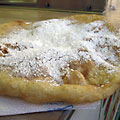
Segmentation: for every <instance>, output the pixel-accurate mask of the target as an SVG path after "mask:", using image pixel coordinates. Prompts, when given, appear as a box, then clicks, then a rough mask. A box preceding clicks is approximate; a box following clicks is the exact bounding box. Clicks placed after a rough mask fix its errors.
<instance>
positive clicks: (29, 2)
mask: <svg viewBox="0 0 120 120" xmlns="http://www.w3.org/2000/svg"><path fill="white" fill-rule="evenodd" d="M107 1H108V0H0V5H2V6H4V5H9V6H27V7H38V8H51V9H69V10H80V11H95V12H101V11H104V8H105V5H106V2H107Z"/></svg>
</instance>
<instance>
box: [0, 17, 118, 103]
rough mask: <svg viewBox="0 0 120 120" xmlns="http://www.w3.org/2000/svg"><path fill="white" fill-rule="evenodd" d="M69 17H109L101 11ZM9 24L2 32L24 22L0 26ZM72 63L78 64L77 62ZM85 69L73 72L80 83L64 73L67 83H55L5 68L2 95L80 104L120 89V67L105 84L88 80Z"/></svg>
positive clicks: (83, 19) (84, 19)
mask: <svg viewBox="0 0 120 120" xmlns="http://www.w3.org/2000/svg"><path fill="white" fill-rule="evenodd" d="M88 18H89V19H88ZM67 19H75V20H77V21H78V22H79V23H82V22H85V23H89V22H91V21H94V20H105V18H104V17H103V16H99V15H76V16H72V17H69V18H67ZM6 25H7V26H9V27H7V28H6V29H4V30H2V32H1V31H0V33H2V34H6V30H8V31H9V30H11V29H12V28H13V26H21V24H18V22H13V23H8V24H4V25H0V30H1V26H2V28H3V26H6ZM22 25H23V23H22ZM24 25H25V24H24ZM0 35H1V34H0ZM90 65H91V66H93V64H92V63H90ZM83 66H85V65H84V64H83ZM72 67H74V65H73V66H72ZM86 67H88V66H86ZM86 67H85V68H86ZM78 69H79V68H78ZM84 71H86V69H85V70H81V69H79V70H76V71H74V72H75V74H74V73H73V72H71V79H73V78H76V83H72V81H69V82H68V81H66V80H68V78H66V76H64V79H63V80H64V84H63V85H54V84H52V83H49V82H45V81H44V82H41V81H36V80H27V79H26V78H20V77H13V76H12V77H10V76H9V72H8V71H2V70H1V71H0V95H8V96H14V97H20V98H23V99H24V100H26V101H29V102H32V103H46V102H56V101H64V102H68V103H75V104H77V103H87V102H94V101H97V100H100V99H104V98H106V97H108V96H110V95H112V94H113V93H114V92H115V91H116V90H117V89H119V88H120V78H119V76H120V71H119V70H118V71H116V72H114V73H112V75H111V76H110V78H109V79H110V81H109V83H106V84H105V83H104V84H102V85H101V83H99V84H98V83H94V81H92V79H88V80H89V81H85V80H84V78H83V77H84V76H82V75H83V73H82V72H84ZM88 71H90V70H88ZM79 72H80V74H81V73H82V74H81V76H79V75H78V76H74V75H77V74H79ZM92 75H93V74H92ZM87 77H88V76H87ZM79 78H80V79H79ZM96 78H97V76H96ZM35 79H40V80H42V79H43V78H35ZM48 79H50V78H48ZM103 79H104V77H103ZM79 82H80V85H78V83H79ZM96 84H98V85H96Z"/></svg>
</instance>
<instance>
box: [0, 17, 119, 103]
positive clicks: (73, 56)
mask: <svg viewBox="0 0 120 120" xmlns="http://www.w3.org/2000/svg"><path fill="white" fill-rule="evenodd" d="M119 63H120V33H119V32H118V31H117V30H116V29H115V28H114V27H113V26H112V25H111V24H109V23H108V21H107V20H106V19H105V18H104V17H103V16H100V15H74V16H71V17H65V18H61V19H51V20H45V21H40V22H34V23H30V24H26V23H25V22H21V21H16V22H10V23H5V24H1V25H0V95H5V96H12V97H19V98H22V99H24V100H26V101H28V102H32V103H47V102H56V101H64V102H68V103H74V104H79V103H88V102H94V101H97V100H100V99H104V98H107V97H108V96H110V95H112V94H113V93H114V92H115V91H116V90H118V89H119V88H120V66H119Z"/></svg>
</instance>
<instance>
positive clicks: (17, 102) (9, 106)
mask: <svg viewBox="0 0 120 120" xmlns="http://www.w3.org/2000/svg"><path fill="white" fill-rule="evenodd" d="M98 105H100V102H96V103H93V104H85V105H72V104H65V103H63V102H56V103H48V104H31V103H27V102H25V101H23V100H21V99H17V98H11V97H1V96H0V116H5V115H16V114H23V113H32V112H43V111H55V110H68V109H70V110H71V109H96V107H97V106H98Z"/></svg>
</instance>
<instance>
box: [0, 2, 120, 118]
mask: <svg viewBox="0 0 120 120" xmlns="http://www.w3.org/2000/svg"><path fill="white" fill-rule="evenodd" d="M119 5H120V4H119ZM117 8H120V6H119V7H118V6H117ZM75 14H78V13H72V12H56V11H46V10H45V9H35V8H16V7H0V23H5V22H10V21H16V20H22V21H28V22H29V21H30V22H33V21H39V20H45V19H49V18H61V17H65V16H71V15H75ZM106 16H107V17H108V18H109V20H110V22H111V23H113V24H114V25H116V26H117V27H119V28H120V9H117V10H114V11H108V12H107V14H106ZM61 114H63V112H62V111H61V112H48V113H34V114H25V115H15V116H5V117H0V120H48V119H49V120H57V119H59V120H62V119H63V118H61V119H60V117H61Z"/></svg>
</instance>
